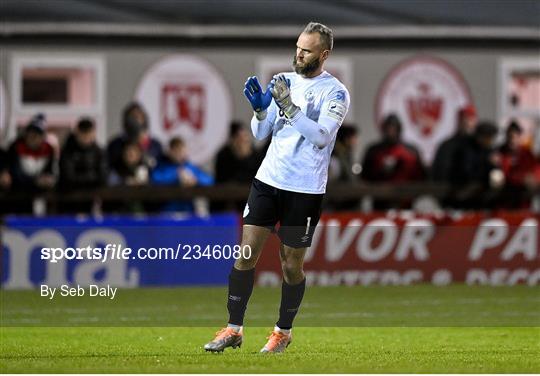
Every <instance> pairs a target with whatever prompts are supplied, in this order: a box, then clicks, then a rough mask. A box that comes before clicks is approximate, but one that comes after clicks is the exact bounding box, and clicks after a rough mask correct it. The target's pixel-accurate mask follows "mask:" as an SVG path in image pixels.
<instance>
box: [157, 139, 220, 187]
mask: <svg viewBox="0 0 540 376" xmlns="http://www.w3.org/2000/svg"><path fill="white" fill-rule="evenodd" d="M152 182H153V183H154V184H162V185H180V186H182V187H193V186H196V185H199V186H208V185H212V184H214V178H213V177H212V176H210V175H208V174H207V173H206V172H204V171H203V170H201V169H200V168H199V167H197V166H195V165H194V164H193V163H191V162H190V161H189V160H188V157H187V149H186V145H185V143H184V140H182V139H181V138H179V137H173V138H172V139H171V140H170V142H169V150H168V152H167V154H166V155H165V156H163V157H162V158H161V160H160V161H159V163H158V165H157V167H156V168H155V169H154V171H153V172H152Z"/></svg>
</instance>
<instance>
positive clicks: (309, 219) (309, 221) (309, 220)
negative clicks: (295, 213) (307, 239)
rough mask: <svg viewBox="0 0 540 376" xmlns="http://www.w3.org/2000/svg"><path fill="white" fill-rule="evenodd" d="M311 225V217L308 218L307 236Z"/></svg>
mask: <svg viewBox="0 0 540 376" xmlns="http://www.w3.org/2000/svg"><path fill="white" fill-rule="evenodd" d="M310 223H311V217H307V224H306V235H307V234H308V233H309V224H310Z"/></svg>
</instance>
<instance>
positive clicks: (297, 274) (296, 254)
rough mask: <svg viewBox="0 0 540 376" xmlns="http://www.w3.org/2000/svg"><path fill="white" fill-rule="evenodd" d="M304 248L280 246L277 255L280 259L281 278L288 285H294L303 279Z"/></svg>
mask: <svg viewBox="0 0 540 376" xmlns="http://www.w3.org/2000/svg"><path fill="white" fill-rule="evenodd" d="M305 252H306V250H305V249H295V248H290V247H287V246H285V245H282V246H281V249H280V252H279V256H280V259H281V270H282V271H283V279H285V282H287V283H288V284H290V285H296V284H298V283H300V282H302V280H303V279H304V277H305V275H304V255H305Z"/></svg>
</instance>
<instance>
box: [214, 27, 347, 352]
mask: <svg viewBox="0 0 540 376" xmlns="http://www.w3.org/2000/svg"><path fill="white" fill-rule="evenodd" d="M332 45H333V34H332V30H330V29H329V28H328V27H326V26H324V25H322V24H320V23H315V22H310V23H309V24H308V25H307V26H306V27H305V29H304V30H303V32H302V33H301V34H300V36H299V37H298V41H297V43H296V54H295V56H294V59H293V67H294V72H289V73H282V74H278V75H276V76H274V78H273V79H272V81H271V82H270V83H269V84H268V86H267V88H266V91H263V89H262V88H261V85H260V83H259V81H258V79H257V77H250V78H248V80H247V81H246V84H245V89H244V94H245V96H246V98H247V99H248V101H249V103H250V104H251V106H252V108H253V110H254V115H253V118H252V119H251V130H252V132H253V135H254V136H255V138H257V139H259V140H262V139H265V138H267V137H268V136H271V137H272V141H271V143H270V147H269V149H268V152H267V153H266V157H265V158H264V160H263V162H262V164H261V166H260V168H259V170H258V171H257V175H256V176H255V179H254V181H253V184H252V186H251V191H250V194H249V198H248V202H247V204H246V207H245V209H244V226H243V231H242V232H243V233H242V246H245V245H249V246H250V247H251V250H252V255H251V257H250V258H240V259H238V260H236V262H235V264H234V266H233V268H232V270H231V273H230V275H229V292H228V302H227V309H228V311H229V321H228V325H227V326H226V327H225V328H223V329H221V330H220V331H219V332H217V333H216V337H215V338H214V339H213V340H212V341H211V342H209V343H207V344H206V345H205V346H204V348H205V350H207V351H223V350H224V349H225V348H226V347H233V348H236V347H240V345H241V344H242V339H243V330H242V326H243V320H244V314H245V311H246V307H247V304H248V300H249V298H250V296H251V292H252V290H253V285H254V282H255V265H256V264H257V260H258V258H259V255H260V252H261V250H262V249H263V246H264V243H265V241H266V239H267V238H268V235H269V234H270V232H271V231H272V230H273V229H274V226H275V225H276V224H277V223H278V222H279V223H280V227H279V230H278V232H277V233H278V236H279V238H280V240H281V245H280V250H279V256H280V259H281V267H282V270H283V282H282V288H281V305H280V308H279V318H278V320H277V322H276V324H275V327H274V330H273V331H272V333H271V334H270V336H269V337H268V342H267V343H266V345H264V347H263V348H262V349H261V352H263V353H279V352H283V351H284V350H285V348H286V347H287V346H288V345H289V344H290V343H291V340H292V324H293V320H294V318H295V316H296V314H297V313H298V309H299V307H300V304H301V302H302V298H303V296H304V290H305V287H306V278H305V275H304V271H303V264H304V256H305V254H306V251H307V248H308V247H309V246H310V245H311V239H312V237H313V232H314V231H315V227H316V226H317V223H318V221H319V216H320V213H321V204H322V200H323V196H324V193H325V190H326V182H327V180H328V165H329V162H330V156H331V154H332V149H333V148H334V143H335V141H336V134H337V131H338V128H339V127H340V125H341V123H342V122H343V120H344V118H345V115H346V114H347V110H348V108H349V93H348V91H347V89H346V88H345V86H344V85H343V84H342V83H341V82H340V81H339V80H337V79H336V78H335V77H333V76H332V75H331V74H330V73H328V72H326V71H325V70H324V69H323V66H324V63H325V61H326V59H327V58H328V56H329V54H330V51H331V50H332Z"/></svg>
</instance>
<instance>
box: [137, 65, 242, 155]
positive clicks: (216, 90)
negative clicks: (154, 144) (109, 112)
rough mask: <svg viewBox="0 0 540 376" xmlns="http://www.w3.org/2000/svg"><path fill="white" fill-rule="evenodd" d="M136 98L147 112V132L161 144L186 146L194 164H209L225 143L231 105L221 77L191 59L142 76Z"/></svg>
mask: <svg viewBox="0 0 540 376" xmlns="http://www.w3.org/2000/svg"><path fill="white" fill-rule="evenodd" d="M135 99H136V100H137V101H139V102H140V103H141V104H142V105H143V106H144V107H145V109H146V110H147V112H148V117H149V121H150V132H151V134H152V135H153V136H154V137H156V138H158V139H159V140H160V141H161V142H162V143H163V144H164V145H166V144H167V142H168V141H169V140H170V139H171V138H172V137H174V136H179V137H182V138H183V139H184V140H185V141H186V145H187V148H188V155H189V158H190V160H191V161H192V162H194V163H198V164H203V163H206V162H208V161H209V160H211V159H212V158H213V157H214V156H215V154H216V153H217V152H218V150H219V148H220V147H221V146H222V145H223V144H224V143H225V142H226V141H227V136H228V133H229V124H230V121H231V114H232V104H231V96H230V92H229V89H228V87H227V85H226V83H225V81H224V80H223V77H222V76H221V74H220V73H219V72H218V71H217V70H216V69H215V68H214V67H213V66H212V65H210V64H209V63H208V62H207V61H205V60H203V59H201V58H199V57H197V56H193V55H172V56H169V57H166V58H164V59H161V60H160V61H158V62H157V63H155V64H154V65H153V66H152V67H151V68H150V69H149V70H148V71H147V72H146V73H145V75H144V76H143V78H142V80H141V82H140V83H139V86H138V87H137V91H136V94H135Z"/></svg>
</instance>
